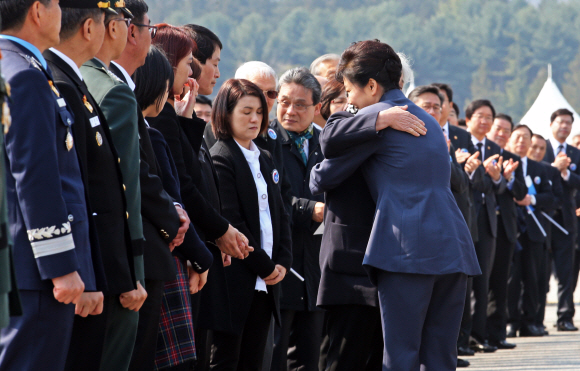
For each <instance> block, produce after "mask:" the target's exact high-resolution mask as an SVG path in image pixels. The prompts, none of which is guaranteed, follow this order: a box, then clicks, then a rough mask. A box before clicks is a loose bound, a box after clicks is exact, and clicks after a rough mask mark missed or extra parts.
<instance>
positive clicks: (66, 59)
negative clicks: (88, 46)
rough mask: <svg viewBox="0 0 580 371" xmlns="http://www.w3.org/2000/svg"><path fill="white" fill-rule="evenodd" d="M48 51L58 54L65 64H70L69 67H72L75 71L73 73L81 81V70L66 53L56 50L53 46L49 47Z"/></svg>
mask: <svg viewBox="0 0 580 371" xmlns="http://www.w3.org/2000/svg"><path fill="white" fill-rule="evenodd" d="M50 51H51V52H53V53H54V54H56V55H58V57H59V58H60V59H62V60H63V61H65V62H66V64H68V65H69V66H70V68H72V69H73V71H75V73H76V74H77V76H78V77H79V79H81V81H83V75H81V70H79V68H78V66H77V65H76V64H75V62H73V60H72V59H70V58H69V57H68V56H67V55H65V54H63V53H62V52H60V51H58V50H56V49H55V48H50Z"/></svg>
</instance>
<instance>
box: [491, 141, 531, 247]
mask: <svg viewBox="0 0 580 371" xmlns="http://www.w3.org/2000/svg"><path fill="white" fill-rule="evenodd" d="M501 155H502V156H503V160H504V161H506V160H509V159H512V160H513V161H514V162H516V161H520V157H519V156H518V155H515V154H513V153H511V152H508V151H506V150H502V152H501ZM507 181H508V182H509V179H508V180H507ZM526 194H528V188H527V187H526V182H525V180H524V173H523V171H522V166H521V161H520V165H519V166H518V168H517V169H516V171H515V172H514V181H513V184H512V186H511V189H510V187H507V188H506V190H505V192H504V193H502V194H499V195H497V204H498V206H499V211H500V213H501V220H502V224H503V226H502V228H503V229H504V231H505V233H506V236H507V238H508V241H509V242H510V243H515V242H516V240H517V237H518V223H517V216H518V214H517V210H516V203H515V202H514V198H515V199H516V200H522V199H523V198H524V197H526Z"/></svg>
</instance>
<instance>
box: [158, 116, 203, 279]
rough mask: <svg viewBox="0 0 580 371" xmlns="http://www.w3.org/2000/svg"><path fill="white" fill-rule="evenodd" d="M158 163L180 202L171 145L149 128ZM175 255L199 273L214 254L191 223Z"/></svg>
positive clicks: (165, 182) (169, 189) (167, 185)
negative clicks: (186, 261) (187, 261)
mask: <svg viewBox="0 0 580 371" xmlns="http://www.w3.org/2000/svg"><path fill="white" fill-rule="evenodd" d="M147 131H148V132H149V137H150V139H151V144H152V146H153V150H154V151H155V157H156V158H157V163H158V164H159V168H160V169H161V174H160V178H161V180H162V181H163V188H164V189H165V191H166V192H167V193H168V194H169V195H170V196H171V197H172V198H173V199H174V200H176V201H177V202H179V203H180V204H181V203H182V202H183V201H182V200H181V193H180V190H179V189H180V187H179V174H178V173H177V168H176V167H175V163H174V161H173V157H172V156H171V150H170V149H169V145H168V144H167V142H166V141H165V138H164V137H163V134H161V133H160V132H159V131H158V130H157V129H155V128H152V127H149V128H147ZM173 255H175V256H177V257H179V258H181V259H184V260H189V261H190V263H191V267H192V268H193V270H195V271H196V272H198V273H203V272H205V271H206V270H208V269H209V267H211V264H212V262H213V256H212V254H211V252H210V251H209V250H208V248H207V247H206V245H205V243H204V242H203V241H201V240H200V238H199V236H198V234H197V232H196V231H195V228H194V227H193V225H192V224H190V226H189V229H188V230H187V233H186V234H185V239H184V241H183V243H182V244H181V245H179V246H177V247H176V248H175V250H173Z"/></svg>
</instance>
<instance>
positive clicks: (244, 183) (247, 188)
mask: <svg viewBox="0 0 580 371" xmlns="http://www.w3.org/2000/svg"><path fill="white" fill-rule="evenodd" d="M211 155H212V159H213V161H214V165H215V168H216V172H217V175H218V177H219V180H220V197H221V201H222V212H223V215H224V216H225V217H227V218H228V220H230V221H231V223H232V225H233V226H234V227H236V228H237V229H239V230H240V231H241V232H242V233H244V234H245V235H246V237H248V239H249V241H250V245H251V246H253V247H254V249H255V250H254V251H253V252H251V253H250V255H249V256H248V257H247V258H246V259H244V260H237V259H234V260H232V265H231V266H230V267H228V269H226V271H225V272H226V278H227V290H228V292H229V296H230V301H231V311H230V317H231V320H232V327H233V332H235V333H237V334H240V333H241V332H242V330H243V327H244V323H245V321H246V317H247V315H248V312H249V310H250V307H251V305H252V298H253V293H254V291H255V285H256V278H257V277H258V276H260V277H261V278H265V277H267V276H269V275H270V274H271V273H272V272H273V270H274V268H275V265H276V264H280V265H282V266H283V267H285V268H286V270H287V275H290V274H291V273H290V272H289V271H290V267H291V266H292V247H291V244H292V241H291V235H290V222H289V220H288V214H287V213H286V209H285V208H284V203H283V201H282V197H281V194H280V187H279V186H278V185H277V184H275V183H274V182H273V180H272V176H271V174H272V172H273V171H274V169H275V167H274V162H273V161H272V157H271V156H270V154H269V153H268V152H266V151H264V150H260V172H261V173H262V174H264V178H263V179H264V180H265V181H266V183H267V186H268V204H269V207H270V214H271V220H272V229H273V235H274V243H273V246H272V258H270V257H269V256H268V254H267V253H266V252H265V251H264V250H262V248H261V243H260V241H261V238H260V236H261V233H260V216H259V212H260V211H259V206H258V195H257V191H256V186H255V182H254V177H253V175H252V172H251V170H250V167H249V165H248V163H247V161H246V158H245V157H244V154H243V153H242V151H241V149H240V148H239V147H238V145H237V143H236V142H235V141H234V139H232V138H230V139H226V140H223V141H222V140H219V141H218V142H217V143H216V144H215V145H214V146H213V147H212V149H211ZM288 278H289V277H286V278H285V279H288ZM224 289H225V288H224ZM268 295H269V296H270V298H271V299H272V308H274V316H275V318H276V320H277V321H278V324H280V284H276V285H273V286H268Z"/></svg>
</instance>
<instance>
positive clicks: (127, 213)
mask: <svg viewBox="0 0 580 371" xmlns="http://www.w3.org/2000/svg"><path fill="white" fill-rule="evenodd" d="M125 214H127V219H129V212H128V211H127V212H125Z"/></svg>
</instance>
